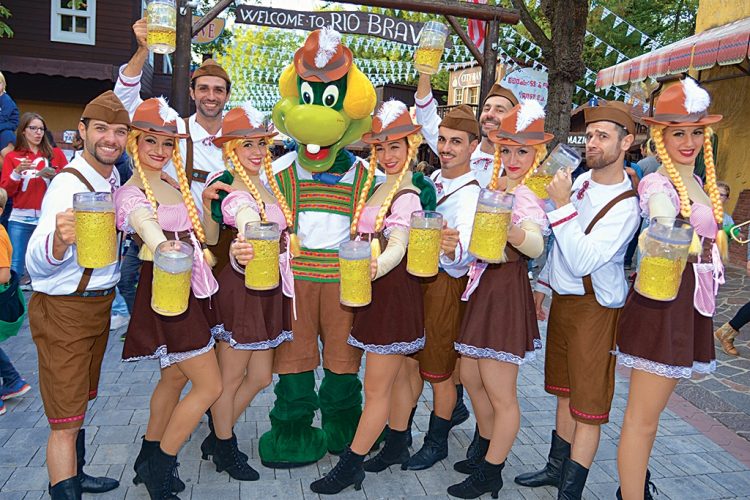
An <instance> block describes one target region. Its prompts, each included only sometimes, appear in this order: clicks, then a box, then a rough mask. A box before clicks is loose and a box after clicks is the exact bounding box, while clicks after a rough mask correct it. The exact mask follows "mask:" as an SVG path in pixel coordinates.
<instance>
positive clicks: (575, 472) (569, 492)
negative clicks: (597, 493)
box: [557, 458, 589, 500]
mask: <svg viewBox="0 0 750 500" xmlns="http://www.w3.org/2000/svg"><path fill="white" fill-rule="evenodd" d="M588 475H589V470H588V469H587V468H586V467H584V466H583V465H581V464H579V463H578V462H576V461H575V460H571V459H570V458H566V459H565V460H564V461H563V466H562V471H561V473H560V489H559V491H558V492H557V500H581V495H582V494H583V488H584V487H585V486H586V478H587V477H588Z"/></svg>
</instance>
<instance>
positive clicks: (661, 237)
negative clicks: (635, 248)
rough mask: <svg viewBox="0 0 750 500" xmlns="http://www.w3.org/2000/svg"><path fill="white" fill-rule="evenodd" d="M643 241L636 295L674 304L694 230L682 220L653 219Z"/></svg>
mask: <svg viewBox="0 0 750 500" xmlns="http://www.w3.org/2000/svg"><path fill="white" fill-rule="evenodd" d="M644 239H645V241H644V242H643V244H642V248H641V250H642V252H641V257H640V260H639V261H638V270H637V274H636V277H635V284H634V285H633V286H634V288H635V291H636V292H638V293H639V294H641V295H643V296H644V297H648V298H649V299H653V300H661V301H670V300H674V299H675V298H677V292H678V291H679V290H680V283H681V282H682V272H683V271H684V270H685V264H686V263H687V257H688V250H689V249H690V242H691V241H693V227H692V226H691V225H690V224H688V223H687V222H685V221H684V220H681V219H674V218H672V217H654V218H653V219H651V223H650V225H649V226H648V229H647V230H646V236H645V237H644Z"/></svg>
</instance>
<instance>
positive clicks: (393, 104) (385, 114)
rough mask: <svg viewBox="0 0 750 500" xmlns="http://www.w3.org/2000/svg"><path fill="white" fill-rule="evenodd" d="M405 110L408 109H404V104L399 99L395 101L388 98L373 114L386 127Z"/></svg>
mask: <svg viewBox="0 0 750 500" xmlns="http://www.w3.org/2000/svg"><path fill="white" fill-rule="evenodd" d="M406 112H408V110H407V109H406V104H404V103H403V102H401V101H397V100H396V99H389V100H387V101H386V102H384V103H383V104H382V105H381V106H380V109H379V110H378V113H377V115H375V116H376V117H377V118H380V123H381V124H382V126H383V128H386V127H388V125H390V124H391V123H393V121H394V120H395V119H396V118H398V117H399V116H401V115H402V114H404V113H406Z"/></svg>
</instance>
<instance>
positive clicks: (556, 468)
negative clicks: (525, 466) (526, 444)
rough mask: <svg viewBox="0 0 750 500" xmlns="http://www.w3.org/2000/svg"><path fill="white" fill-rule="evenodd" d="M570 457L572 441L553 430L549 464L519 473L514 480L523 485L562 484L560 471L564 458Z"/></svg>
mask: <svg viewBox="0 0 750 500" xmlns="http://www.w3.org/2000/svg"><path fill="white" fill-rule="evenodd" d="M568 457H570V443H568V442H567V441H565V440H564V439H563V438H561V437H560V436H558V435H557V432H556V431H552V444H551V445H550V448H549V456H548V457H547V465H545V466H544V468H543V469H542V470H538V471H534V472H526V473H525V474H519V475H518V476H516V478H515V479H514V481H515V482H516V483H517V484H520V485H521V486H529V487H531V488H536V487H537V486H545V485H546V486H554V487H555V488H557V487H559V485H560V471H561V469H562V463H563V460H564V459H566V458H568Z"/></svg>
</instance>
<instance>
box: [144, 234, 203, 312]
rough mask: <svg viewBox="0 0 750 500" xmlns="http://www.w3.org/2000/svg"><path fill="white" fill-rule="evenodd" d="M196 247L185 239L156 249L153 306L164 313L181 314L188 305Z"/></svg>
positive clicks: (166, 243) (161, 244)
mask: <svg viewBox="0 0 750 500" xmlns="http://www.w3.org/2000/svg"><path fill="white" fill-rule="evenodd" d="M192 274H193V247H192V245H189V244H187V243H185V242H184V241H177V240H168V241H162V242H161V243H159V246H157V247H156V252H154V279H153V281H152V283H151V285H152V288H151V309H153V310H154V312H156V313H157V314H161V315H162V316H178V315H180V314H182V313H184V312H185V311H187V308H188V300H189V299H190V278H191V277H192Z"/></svg>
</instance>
